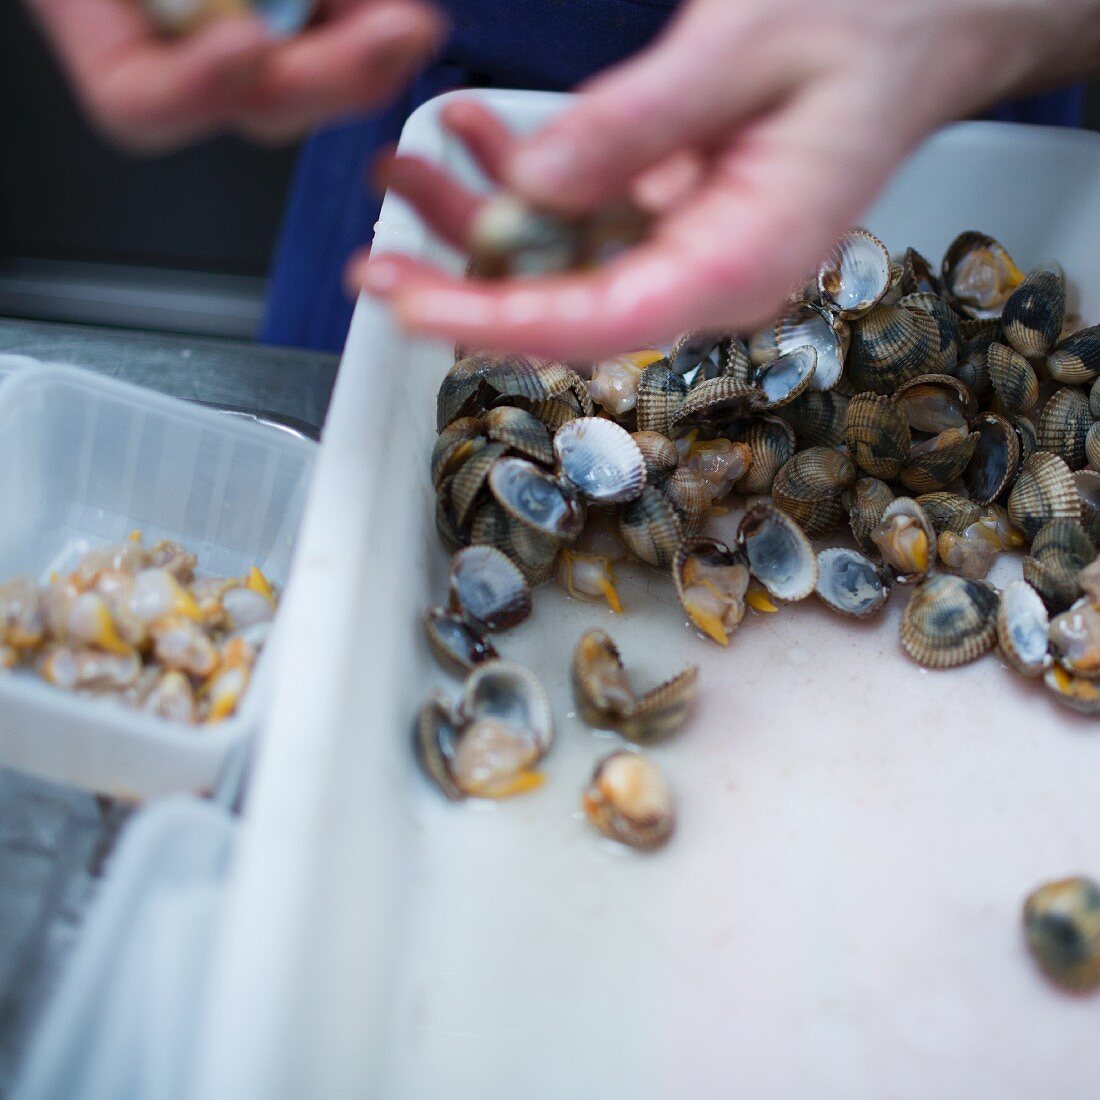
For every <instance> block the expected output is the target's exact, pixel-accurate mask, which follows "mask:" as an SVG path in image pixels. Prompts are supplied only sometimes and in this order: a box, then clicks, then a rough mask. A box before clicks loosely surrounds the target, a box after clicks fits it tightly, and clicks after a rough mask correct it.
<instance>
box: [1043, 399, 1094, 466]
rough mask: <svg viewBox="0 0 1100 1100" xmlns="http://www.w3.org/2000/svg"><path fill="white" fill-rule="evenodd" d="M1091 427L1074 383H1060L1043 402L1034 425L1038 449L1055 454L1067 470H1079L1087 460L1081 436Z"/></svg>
mask: <svg viewBox="0 0 1100 1100" xmlns="http://www.w3.org/2000/svg"><path fill="white" fill-rule="evenodd" d="M1091 428H1092V413H1091V412H1090V410H1089V403H1088V398H1086V397H1085V395H1084V394H1083V393H1082V392H1081V391H1080V390H1078V389H1075V388H1074V387H1071V386H1063V387H1062V388H1061V389H1060V390H1057V391H1056V392H1055V393H1054V394H1053V395H1052V396H1051V398H1050V400H1048V401H1047V403H1046V404H1045V405H1044V406H1043V412H1042V415H1041V416H1040V417H1039V426H1038V427H1037V428H1036V438H1037V440H1038V443H1039V449H1040V450H1041V451H1050V452H1051V453H1052V454H1056V455H1058V456H1059V457H1061V458H1062V459H1064V460H1065V462H1066V465H1067V466H1069V468H1070V469H1071V470H1079V469H1080V468H1081V467H1082V466H1084V465H1085V463H1086V462H1087V461H1088V452H1087V451H1086V449H1085V440H1086V438H1087V436H1088V433H1089V430H1090V429H1091Z"/></svg>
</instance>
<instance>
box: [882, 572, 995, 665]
mask: <svg viewBox="0 0 1100 1100" xmlns="http://www.w3.org/2000/svg"><path fill="white" fill-rule="evenodd" d="M997 603H998V599H997V592H996V589H994V588H993V586H992V585H991V584H988V583H986V582H985V581H978V580H971V579H970V578H968V577H957V576H954V575H953V574H951V573H938V574H936V575H935V576H932V577H929V578H928V579H927V580H924V581H922V582H921V583H920V584H919V585H918V586H917V588H916V589H915V590H914V592H913V596H912V599H910V601H909V605H908V607H906V609H905V613H904V614H903V615H902V619H901V644H902V646H903V648H904V649H905V652H906V653H908V654H909V656H910V657H912V658H913V660H914V661H916V662H917V663H918V664H921V665H924V666H925V667H926V668H954V667H955V666H957V665H964V664H967V663H968V662H969V661H973V660H976V659H977V658H978V657H980V656H981V655H982V654H983V653H987V652H988V651H989V650H990V649H992V648H993V645H994V644H995V642H996V640H997Z"/></svg>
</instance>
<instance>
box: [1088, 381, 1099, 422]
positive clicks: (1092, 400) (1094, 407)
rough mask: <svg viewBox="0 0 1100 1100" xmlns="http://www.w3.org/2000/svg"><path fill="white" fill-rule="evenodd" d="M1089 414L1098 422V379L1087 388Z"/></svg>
mask: <svg viewBox="0 0 1100 1100" xmlns="http://www.w3.org/2000/svg"><path fill="white" fill-rule="evenodd" d="M1089 412H1091V413H1092V415H1093V416H1095V417H1096V418H1097V420H1100V378H1097V379H1096V381H1095V382H1093V384H1092V386H1091V387H1090V388H1089Z"/></svg>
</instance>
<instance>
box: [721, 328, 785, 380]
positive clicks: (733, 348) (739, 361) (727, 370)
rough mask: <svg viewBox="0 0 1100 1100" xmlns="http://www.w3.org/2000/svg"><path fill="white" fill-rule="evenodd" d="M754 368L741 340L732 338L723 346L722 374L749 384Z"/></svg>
mask: <svg viewBox="0 0 1100 1100" xmlns="http://www.w3.org/2000/svg"><path fill="white" fill-rule="evenodd" d="M772 358H774V356H773V357H772ZM752 367H753V364H752V360H751V359H750V358H749V351H748V348H746V347H745V345H744V344H743V343H741V341H740V340H738V339H736V338H731V339H729V340H727V341H726V342H725V343H724V344H723V345H722V361H721V373H722V374H725V375H728V376H729V377H730V378H735V379H736V380H737V381H738V382H747V381H748V380H749V378H750V377H751V376H752Z"/></svg>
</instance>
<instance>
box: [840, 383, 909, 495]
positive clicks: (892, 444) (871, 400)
mask: <svg viewBox="0 0 1100 1100" xmlns="http://www.w3.org/2000/svg"><path fill="white" fill-rule="evenodd" d="M844 442H845V444H846V445H847V447H848V453H849V454H850V455H851V456H852V459H853V460H854V461H855V463H856V465H857V466H859V468H860V469H861V470H863V471H864V472H865V473H868V474H870V475H871V476H872V477H878V478H883V479H885V480H887V481H889V480H891V479H893V478H895V477H897V475H898V471H899V470H900V469H901V468H902V466H903V465H904V464H905V462H906V461H907V460H908V458H909V448H910V444H911V439H910V435H909V424H908V422H907V421H906V419H905V414H904V413H903V412H902V410H901V409H900V408H898V407H897V406H896V405H895V404H894V403H893V402H892V401H891V400H890V398H888V397H882V396H879V395H878V394H873V393H857V394H856V396H855V397H853V398H852V399H851V400H850V401H849V402H848V412H847V416H846V418H845V424H844Z"/></svg>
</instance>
